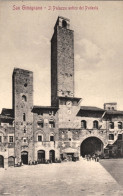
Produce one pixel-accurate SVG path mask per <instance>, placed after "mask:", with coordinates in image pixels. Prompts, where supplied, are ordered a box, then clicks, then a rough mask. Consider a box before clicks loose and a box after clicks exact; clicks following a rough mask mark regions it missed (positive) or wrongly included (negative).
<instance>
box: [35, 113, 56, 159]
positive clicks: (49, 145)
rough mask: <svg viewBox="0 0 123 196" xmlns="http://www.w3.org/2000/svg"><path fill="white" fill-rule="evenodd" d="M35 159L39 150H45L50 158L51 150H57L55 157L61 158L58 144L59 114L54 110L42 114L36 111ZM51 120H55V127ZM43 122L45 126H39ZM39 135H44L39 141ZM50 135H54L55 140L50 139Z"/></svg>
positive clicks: (46, 155)
mask: <svg viewBox="0 0 123 196" xmlns="http://www.w3.org/2000/svg"><path fill="white" fill-rule="evenodd" d="M33 116H34V122H33V131H34V159H35V160H37V159H38V158H37V154H38V151H39V150H44V151H45V158H46V159H47V160H48V159H49V151H50V150H54V151H55V158H59V150H58V148H57V146H58V114H57V112H54V111H52V110H47V111H43V112H42V114H38V113H34V114H33ZM50 120H52V121H54V123H55V127H54V128H53V127H52V128H51V127H50V125H49V122H50ZM39 121H41V122H42V123H43V127H40V126H38V122H39ZM38 135H42V141H38ZM50 136H54V141H50Z"/></svg>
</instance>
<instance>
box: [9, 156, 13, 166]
mask: <svg viewBox="0 0 123 196" xmlns="http://www.w3.org/2000/svg"><path fill="white" fill-rule="evenodd" d="M14 165H15V158H14V157H12V156H11V157H9V158H8V166H9V167H11V166H14Z"/></svg>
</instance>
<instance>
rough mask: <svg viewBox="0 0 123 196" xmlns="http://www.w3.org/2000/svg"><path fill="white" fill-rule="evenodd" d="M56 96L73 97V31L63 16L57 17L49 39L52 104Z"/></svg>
mask: <svg viewBox="0 0 123 196" xmlns="http://www.w3.org/2000/svg"><path fill="white" fill-rule="evenodd" d="M58 97H74V32H73V31H72V30H70V20H69V19H67V18H64V17H58V19H57V22H56V25H55V27H54V34H53V36H52V39H51V105H52V106H57V98H58Z"/></svg>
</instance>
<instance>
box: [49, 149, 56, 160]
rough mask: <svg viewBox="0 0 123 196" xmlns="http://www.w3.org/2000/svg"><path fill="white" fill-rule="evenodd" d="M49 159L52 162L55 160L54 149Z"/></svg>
mask: <svg viewBox="0 0 123 196" xmlns="http://www.w3.org/2000/svg"><path fill="white" fill-rule="evenodd" d="M49 159H50V161H51V162H55V151H54V150H50V152H49Z"/></svg>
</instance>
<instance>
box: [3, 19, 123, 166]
mask: <svg viewBox="0 0 123 196" xmlns="http://www.w3.org/2000/svg"><path fill="white" fill-rule="evenodd" d="M12 82H13V88H12V91H13V94H12V96H13V98H12V100H13V106H12V109H5V108H3V109H2V112H1V114H0V167H8V166H14V165H16V164H18V163H20V162H23V164H32V163H33V162H36V161H37V162H38V163H46V162H47V161H49V162H57V161H58V160H63V159H66V160H77V159H79V157H80V156H83V157H84V156H85V155H87V154H93V153H97V154H98V155H100V156H102V157H104V158H106V157H123V111H118V110H117V103H105V104H104V109H101V108H97V107H88V106H81V105H80V103H81V98H78V97H74V32H73V30H71V29H70V20H69V19H66V18H63V17H58V19H57V22H56V24H55V27H54V34H53V36H52V39H51V106H46V107H45V106H34V105H33V73H32V72H31V71H28V70H23V69H19V68H15V69H14V71H13V77H12Z"/></svg>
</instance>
